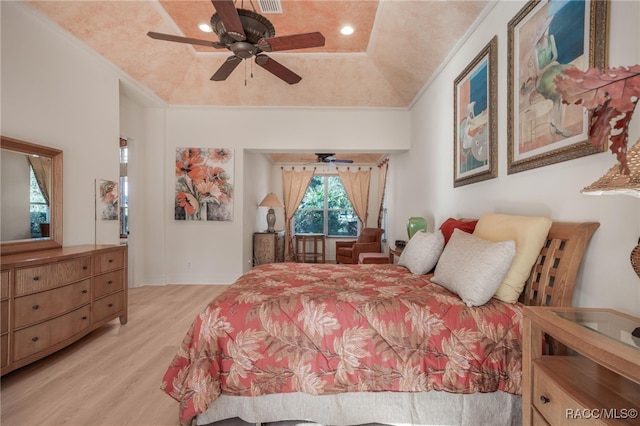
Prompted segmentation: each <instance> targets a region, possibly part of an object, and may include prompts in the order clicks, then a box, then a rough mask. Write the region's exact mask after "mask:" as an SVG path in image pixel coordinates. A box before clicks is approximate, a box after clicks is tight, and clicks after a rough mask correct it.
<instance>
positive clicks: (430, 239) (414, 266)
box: [398, 229, 444, 275]
mask: <svg viewBox="0 0 640 426" xmlns="http://www.w3.org/2000/svg"><path fill="white" fill-rule="evenodd" d="M443 248H444V236H443V235H442V232H440V231H437V232H433V233H432V232H425V231H424V230H423V229H421V230H420V231H418V232H416V233H415V234H413V237H411V239H410V240H409V242H408V243H407V246H406V247H405V248H404V250H402V254H400V259H399V260H398V265H400V266H404V267H406V268H407V269H408V270H409V271H411V273H412V274H415V275H424V274H426V273H427V272H429V271H431V270H432V269H433V267H434V266H436V262H437V261H438V258H439V257H440V254H441V253H442V249H443Z"/></svg>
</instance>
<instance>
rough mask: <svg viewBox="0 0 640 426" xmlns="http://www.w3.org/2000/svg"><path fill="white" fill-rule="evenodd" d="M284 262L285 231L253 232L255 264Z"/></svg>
mask: <svg viewBox="0 0 640 426" xmlns="http://www.w3.org/2000/svg"><path fill="white" fill-rule="evenodd" d="M274 262H284V231H276V232H254V233H253V266H257V265H262V264H263V263H274Z"/></svg>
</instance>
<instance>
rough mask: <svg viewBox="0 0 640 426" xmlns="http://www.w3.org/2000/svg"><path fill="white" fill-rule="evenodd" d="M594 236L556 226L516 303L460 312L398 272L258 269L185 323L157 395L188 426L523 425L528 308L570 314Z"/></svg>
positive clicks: (429, 276) (443, 294)
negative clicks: (172, 403) (173, 404)
mask: <svg viewBox="0 0 640 426" xmlns="http://www.w3.org/2000/svg"><path fill="white" fill-rule="evenodd" d="M597 227H598V224H597V223H592V222H589V223H568V222H554V223H552V224H550V227H549V228H547V229H548V234H546V238H544V244H543V246H542V248H541V249H540V251H539V253H538V254H537V256H536V259H535V262H534V264H533V266H532V267H531V273H530V275H529V277H528V279H527V280H526V284H525V288H524V291H522V293H521V296H520V300H519V301H518V302H517V303H505V302H503V301H501V300H497V299H496V298H495V297H494V298H491V299H490V300H488V301H487V302H486V303H483V304H481V305H480V306H468V303H465V302H463V300H461V297H459V296H458V295H457V294H455V293H452V292H450V291H449V290H447V289H446V288H444V287H443V286H442V285H439V284H436V283H434V282H433V280H434V272H433V271H431V272H429V273H426V274H414V273H411V272H410V271H409V270H408V269H407V268H406V267H405V266H400V265H380V264H365V265H336V264H301V263H273V264H267V265H261V266H259V267H256V268H254V269H252V270H251V271H249V272H248V273H246V274H244V275H243V276H242V277H240V278H239V279H238V280H237V281H236V282H235V283H234V284H232V285H231V286H229V287H228V288H227V289H226V290H225V291H224V292H223V293H222V294H220V295H219V296H217V297H216V298H214V299H213V300H212V301H211V302H210V303H209V305H208V306H207V308H206V309H205V311H204V312H203V313H202V314H200V315H199V316H198V317H197V318H196V319H195V320H194V321H193V324H192V325H191V327H190V329H189V330H188V332H187V334H186V336H185V338H184V340H183V342H182V345H181V346H180V348H179V350H178V353H177V354H176V356H175V357H174V359H173V361H172V363H171V365H170V366H169V367H168V369H167V371H166V373H165V375H164V377H163V381H162V385H161V388H162V390H163V391H164V392H166V393H167V394H168V395H170V396H171V397H173V398H174V399H176V400H178V402H179V403H180V408H179V410H180V422H181V423H182V424H199V425H205V424H211V423H217V422H225V421H226V422H227V424H245V422H247V423H255V424H260V423H262V424H265V423H274V422H283V421H293V420H296V421H300V422H312V423H314V424H325V425H356V424H371V423H377V424H460V425H462V424H469V425H472V424H493V425H499V424H504V425H510V424H519V422H520V419H521V410H520V399H521V398H520V394H521V372H522V365H521V360H522V358H521V335H520V323H521V319H522V306H523V304H527V305H549V306H568V305H570V304H571V299H572V295H573V288H574V285H575V281H576V275H577V273H578V271H579V267H580V263H581V259H582V257H583V253H584V250H585V248H586V246H587V243H588V241H589V239H590V237H591V235H592V234H593V232H594V231H595V229H596V228H597ZM458 233H459V232H458V231H456V236H457V235H458ZM435 273H436V274H438V270H437V267H436V270H435ZM558 350H559V349H558ZM229 419H231V420H229ZM281 424H286V423H281ZM292 424H297V423H296V422H294V423H292Z"/></svg>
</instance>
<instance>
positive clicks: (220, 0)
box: [211, 0, 247, 41]
mask: <svg viewBox="0 0 640 426" xmlns="http://www.w3.org/2000/svg"><path fill="white" fill-rule="evenodd" d="M211 3H213V7H215V9H216V13H217V14H218V16H219V17H220V20H221V21H222V23H223V24H224V28H225V29H226V30H227V34H229V35H230V36H231V37H232V38H233V39H234V40H236V41H244V40H246V39H247V36H246V35H245V33H244V28H242V22H240V16H238V11H237V10H236V6H235V5H234V4H233V1H232V0H211Z"/></svg>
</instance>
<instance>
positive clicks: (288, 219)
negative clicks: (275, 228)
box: [282, 168, 314, 261]
mask: <svg viewBox="0 0 640 426" xmlns="http://www.w3.org/2000/svg"><path fill="white" fill-rule="evenodd" d="M313 172H314V171H313V170H306V169H304V168H303V169H302V171H299V172H298V171H295V170H290V171H287V170H284V168H282V195H283V197H284V224H285V226H284V238H285V245H284V258H285V261H295V260H296V251H295V250H294V248H293V215H295V213H296V210H297V209H298V206H299V205H300V203H301V202H302V199H303V198H304V194H305V193H306V192H307V187H308V186H309V183H310V182H311V179H312V178H313Z"/></svg>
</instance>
